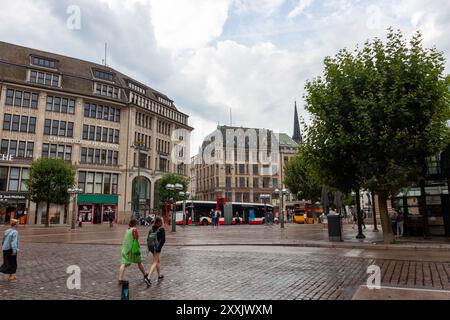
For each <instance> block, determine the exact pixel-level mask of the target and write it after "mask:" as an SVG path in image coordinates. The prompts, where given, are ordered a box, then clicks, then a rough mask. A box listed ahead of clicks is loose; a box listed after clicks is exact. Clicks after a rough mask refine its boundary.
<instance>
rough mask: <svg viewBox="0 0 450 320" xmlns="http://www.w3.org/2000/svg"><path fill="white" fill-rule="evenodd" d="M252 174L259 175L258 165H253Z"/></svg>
mask: <svg viewBox="0 0 450 320" xmlns="http://www.w3.org/2000/svg"><path fill="white" fill-rule="evenodd" d="M253 174H254V175H259V172H258V165H257V164H254V165H253Z"/></svg>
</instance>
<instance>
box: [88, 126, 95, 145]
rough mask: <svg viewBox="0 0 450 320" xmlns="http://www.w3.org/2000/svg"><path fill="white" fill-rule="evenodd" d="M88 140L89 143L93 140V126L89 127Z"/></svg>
mask: <svg viewBox="0 0 450 320" xmlns="http://www.w3.org/2000/svg"><path fill="white" fill-rule="evenodd" d="M89 140H91V141H94V140H95V126H90V127H89Z"/></svg>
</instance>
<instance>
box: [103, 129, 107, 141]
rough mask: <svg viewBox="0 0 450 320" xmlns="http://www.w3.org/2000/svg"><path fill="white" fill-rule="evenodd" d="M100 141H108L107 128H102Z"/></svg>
mask: <svg viewBox="0 0 450 320" xmlns="http://www.w3.org/2000/svg"><path fill="white" fill-rule="evenodd" d="M102 142H108V129H107V128H103V134H102Z"/></svg>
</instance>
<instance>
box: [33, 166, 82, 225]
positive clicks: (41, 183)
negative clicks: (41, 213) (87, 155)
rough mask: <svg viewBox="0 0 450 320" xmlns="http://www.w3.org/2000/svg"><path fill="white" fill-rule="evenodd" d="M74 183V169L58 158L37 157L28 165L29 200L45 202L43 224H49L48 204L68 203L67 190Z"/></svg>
mask: <svg viewBox="0 0 450 320" xmlns="http://www.w3.org/2000/svg"><path fill="white" fill-rule="evenodd" d="M74 184H75V171H74V170H73V168H72V167H71V166H70V164H68V163H66V162H65V161H63V160H60V159H46V158H42V159H38V160H35V161H33V163H32V164H31V167H30V179H29V180H28V181H27V186H28V190H29V193H30V199H31V201H33V202H35V203H37V204H38V203H40V202H45V203H46V204H47V210H46V216H45V226H47V227H48V226H49V211H50V204H52V203H53V204H68V203H69V201H70V195H69V193H68V192H67V190H68V189H69V188H72V187H73V186H74Z"/></svg>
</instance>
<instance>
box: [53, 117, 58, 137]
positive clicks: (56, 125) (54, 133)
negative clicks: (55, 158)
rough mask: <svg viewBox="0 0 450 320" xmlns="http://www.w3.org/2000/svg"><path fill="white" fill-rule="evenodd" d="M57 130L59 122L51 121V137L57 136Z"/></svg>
mask: <svg viewBox="0 0 450 320" xmlns="http://www.w3.org/2000/svg"><path fill="white" fill-rule="evenodd" d="M58 128H59V120H53V121H52V135H53V136H57V135H58Z"/></svg>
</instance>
